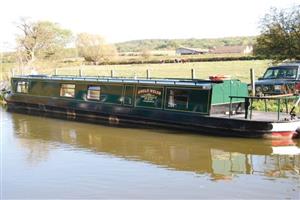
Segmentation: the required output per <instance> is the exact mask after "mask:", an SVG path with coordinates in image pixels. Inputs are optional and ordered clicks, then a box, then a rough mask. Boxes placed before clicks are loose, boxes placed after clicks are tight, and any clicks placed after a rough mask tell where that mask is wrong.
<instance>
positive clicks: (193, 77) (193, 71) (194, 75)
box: [191, 69, 196, 79]
mask: <svg viewBox="0 0 300 200" xmlns="http://www.w3.org/2000/svg"><path fill="white" fill-rule="evenodd" d="M191 75H192V79H195V78H196V74H195V70H194V69H191Z"/></svg>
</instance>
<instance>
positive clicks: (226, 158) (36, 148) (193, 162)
mask: <svg viewBox="0 0 300 200" xmlns="http://www.w3.org/2000/svg"><path fill="white" fill-rule="evenodd" d="M12 117H13V124H14V129H15V130H14V132H15V133H16V134H17V138H18V139H19V141H20V144H21V146H22V147H25V148H26V150H27V152H28V155H27V156H28V160H29V161H30V162H38V161H39V160H45V159H47V155H48V154H49V152H50V151H51V149H53V148H55V146H56V147H57V145H59V146H60V145H65V146H66V148H71V149H72V150H80V151H89V152H93V153H95V154H102V155H103V154H105V155H110V156H114V157H119V158H123V159H127V160H133V161H138V162H146V163H151V164H154V165H156V166H158V167H162V168H168V169H170V170H178V171H189V172H194V173H197V174H206V175H209V176H210V177H211V180H214V181H217V180H232V179H234V177H235V176H236V175H239V174H253V175H261V176H266V177H281V178H284V177H288V176H289V175H291V174H293V175H295V176H298V175H299V166H300V155H299V140H298V141H297V140H283V141H282V140H278V141H277V140H276V141H271V140H261V139H241V138H224V137H222V138H220V137H208V136H199V135H192V134H180V132H178V134H174V131H173V132H172V134H168V132H167V131H166V130H151V129H136V128H135V129H131V128H121V127H116V126H114V127H110V126H101V125H95V124H87V123H78V122H70V121H64V120H58V119H50V118H43V117H39V118H37V117H35V116H28V115H27V116H26V118H24V117H23V115H22V114H14V115H12Z"/></svg>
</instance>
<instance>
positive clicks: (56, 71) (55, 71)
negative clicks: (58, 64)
mask: <svg viewBox="0 0 300 200" xmlns="http://www.w3.org/2000/svg"><path fill="white" fill-rule="evenodd" d="M54 75H55V76H57V75H58V69H57V68H55V70H54Z"/></svg>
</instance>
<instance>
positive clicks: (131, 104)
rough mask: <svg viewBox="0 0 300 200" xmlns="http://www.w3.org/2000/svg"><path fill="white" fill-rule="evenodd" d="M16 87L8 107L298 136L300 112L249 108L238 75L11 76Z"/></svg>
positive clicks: (226, 132)
mask: <svg viewBox="0 0 300 200" xmlns="http://www.w3.org/2000/svg"><path fill="white" fill-rule="evenodd" d="M11 89H12V90H11V92H10V93H7V94H6V95H5V99H6V101H7V106H8V109H9V110H17V111H18V110H26V111H27V112H29V113H30V112H36V111H38V112H45V113H47V114H56V115H61V116H67V117H69V118H72V119H78V120H81V119H83V120H84V119H89V120H93V121H95V122H100V121H103V120H104V121H108V122H110V123H112V124H121V123H122V124H130V123H132V124H139V125H142V126H160V127H168V128H175V129H185V130H190V131H192V132H198V133H204V134H217V135H223V136H239V137H265V138H293V137H296V136H297V135H299V128H300V119H299V117H297V116H295V115H292V114H291V115H289V114H283V113H280V112H279V109H278V113H277V114H276V113H275V114H274V113H270V112H269V113H261V112H255V111H252V109H250V110H249V108H251V107H252V106H251V104H252V103H251V102H252V97H249V96H248V88H247V84H246V83H243V82H241V81H239V80H233V79H229V80H222V79H217V78H215V77H214V78H212V79H210V80H202V79H147V78H140V79H136V78H120V77H119V78H116V77H91V76H90V77H88V76H86V77H82V76H62V75H60V76H58V75H53V76H50V75H49V76H48V75H23V76H15V77H12V78H11ZM253 98H267V97H253ZM278 105H279V107H280V99H279V104H278ZM274 117H275V118H274Z"/></svg>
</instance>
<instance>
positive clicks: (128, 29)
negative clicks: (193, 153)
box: [0, 0, 300, 50]
mask: <svg viewBox="0 0 300 200" xmlns="http://www.w3.org/2000/svg"><path fill="white" fill-rule="evenodd" d="M299 4H300V0H1V1H0V25H1V31H0V50H7V49H13V48H14V46H15V37H16V35H17V34H20V32H19V30H18V29H17V28H16V24H17V22H18V20H19V19H20V18H21V17H27V18H30V19H31V20H33V21H37V20H48V21H52V22H56V23H59V24H60V25H61V27H63V28H67V29H70V30H71V31H72V32H73V33H74V35H76V34H78V33H80V32H88V33H92V34H99V35H102V36H104V38H105V39H106V40H107V41H108V42H110V43H115V42H123V41H128V40H138V39H158V38H160V39H175V38H178V39H180V38H219V37H228V36H253V35H258V34H259V28H258V26H259V20H260V19H261V18H262V17H263V16H264V15H265V13H267V12H268V11H269V10H270V8H271V7H277V8H288V7H291V6H293V5H299Z"/></svg>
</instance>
